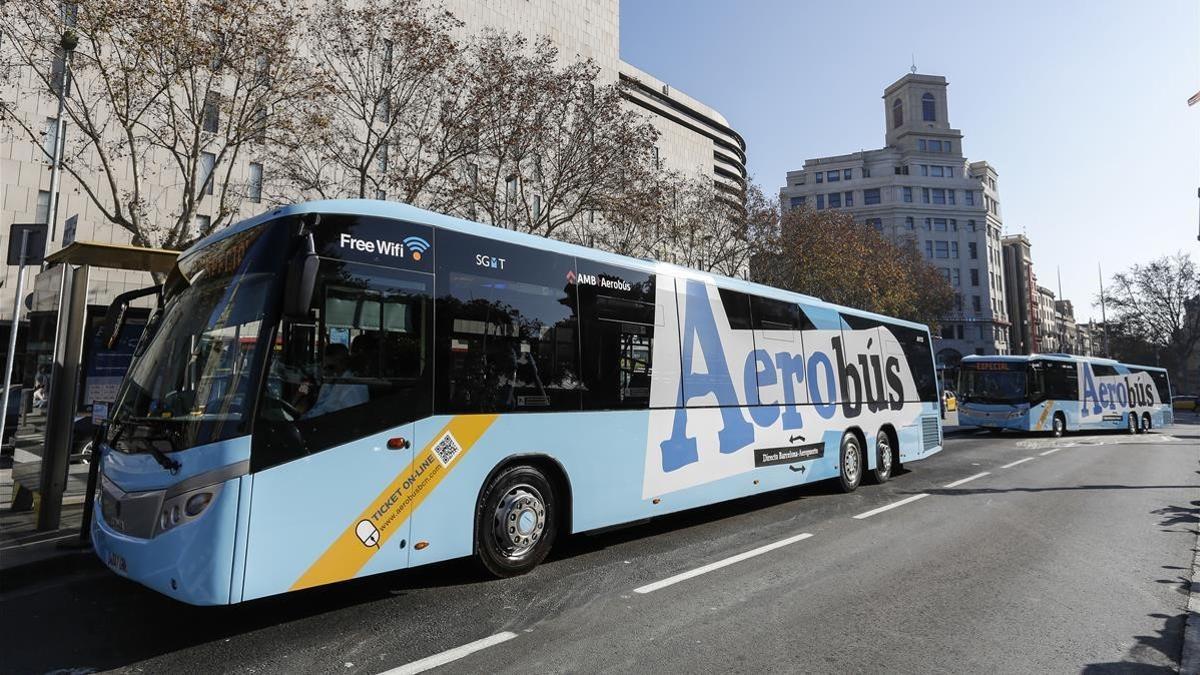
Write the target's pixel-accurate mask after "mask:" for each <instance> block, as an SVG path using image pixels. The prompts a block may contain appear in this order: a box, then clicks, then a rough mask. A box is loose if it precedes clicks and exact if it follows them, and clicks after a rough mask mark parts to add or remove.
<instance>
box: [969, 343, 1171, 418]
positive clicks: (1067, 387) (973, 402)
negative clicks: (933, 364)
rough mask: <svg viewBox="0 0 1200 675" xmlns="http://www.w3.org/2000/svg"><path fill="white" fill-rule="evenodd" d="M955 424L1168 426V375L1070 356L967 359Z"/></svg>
mask: <svg viewBox="0 0 1200 675" xmlns="http://www.w3.org/2000/svg"><path fill="white" fill-rule="evenodd" d="M957 396H958V423H959V424H960V425H962V426H974V427H981V428H984V429H988V430H991V431H997V432H998V431H1003V430H1004V429H1011V430H1014V431H1039V432H1048V433H1051V434H1053V435H1054V436H1062V435H1063V434H1064V433H1066V432H1068V431H1080V430H1087V429H1092V430H1095V429H1125V430H1126V431H1128V432H1129V433H1141V432H1146V431H1150V430H1151V429H1154V428H1155V427H1159V426H1165V425H1168V424H1171V423H1173V422H1174V418H1173V413H1172V411H1171V383H1170V381H1169V379H1168V378H1167V371H1166V370H1164V369H1162V368H1156V367H1153V366H1137V365H1131V364H1126V363H1119V362H1117V361H1114V360H1112V359H1101V358H1090V357H1082V356H1072V355H1069V354H1033V355H1029V356H967V357H964V358H963V360H962V363H961V364H960V365H959V371H958V392H957Z"/></svg>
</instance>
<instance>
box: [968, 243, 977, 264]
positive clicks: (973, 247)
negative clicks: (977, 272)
mask: <svg viewBox="0 0 1200 675" xmlns="http://www.w3.org/2000/svg"><path fill="white" fill-rule="evenodd" d="M967 257H969V258H970V259H971V260H975V259H977V258H979V245H978V244H976V243H975V242H973V241H969V242H967Z"/></svg>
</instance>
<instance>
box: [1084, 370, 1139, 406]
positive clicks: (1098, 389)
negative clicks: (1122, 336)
mask: <svg viewBox="0 0 1200 675" xmlns="http://www.w3.org/2000/svg"><path fill="white" fill-rule="evenodd" d="M1139 375H1142V376H1143V379H1144V375H1143V374H1142V373H1137V374H1134V375H1133V376H1132V377H1133V378H1138V376H1139ZM1082 387H1083V395H1082V396H1081V400H1082V402H1081V405H1080V410H1079V412H1080V413H1081V414H1082V415H1083V416H1084V417H1087V416H1088V415H1099V414H1100V413H1101V412H1102V411H1104V410H1105V409H1108V410H1116V409H1124V408H1145V407H1149V406H1153V405H1156V402H1155V400H1154V393H1155V390H1154V385H1153V383H1151V382H1145V381H1138V379H1131V377H1130V376H1129V375H1125V376H1123V377H1120V378H1119V379H1117V378H1112V377H1107V378H1105V379H1103V380H1101V379H1100V378H1098V377H1093V376H1092V369H1091V368H1084V369H1083V383H1082Z"/></svg>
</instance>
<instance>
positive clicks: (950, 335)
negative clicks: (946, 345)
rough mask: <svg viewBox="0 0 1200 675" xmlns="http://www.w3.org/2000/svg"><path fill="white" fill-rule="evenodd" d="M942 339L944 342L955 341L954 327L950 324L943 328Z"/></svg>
mask: <svg viewBox="0 0 1200 675" xmlns="http://www.w3.org/2000/svg"><path fill="white" fill-rule="evenodd" d="M942 339H943V340H953V339H954V326H952V325H950V324H946V325H944V326H942Z"/></svg>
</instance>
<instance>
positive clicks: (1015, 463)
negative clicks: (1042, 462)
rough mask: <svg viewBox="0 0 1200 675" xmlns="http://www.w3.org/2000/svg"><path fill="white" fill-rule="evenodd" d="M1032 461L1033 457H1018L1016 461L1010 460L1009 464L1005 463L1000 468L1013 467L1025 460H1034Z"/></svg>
mask: <svg viewBox="0 0 1200 675" xmlns="http://www.w3.org/2000/svg"><path fill="white" fill-rule="evenodd" d="M1032 461H1033V457H1026V458H1024V459H1018V460H1017V461H1015V462H1009V463H1008V464H1005V465H1004V466H1002V467H1000V468H1001V469H1011V468H1013V467H1014V466H1016V465H1018V464H1024V463H1025V462H1032Z"/></svg>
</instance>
